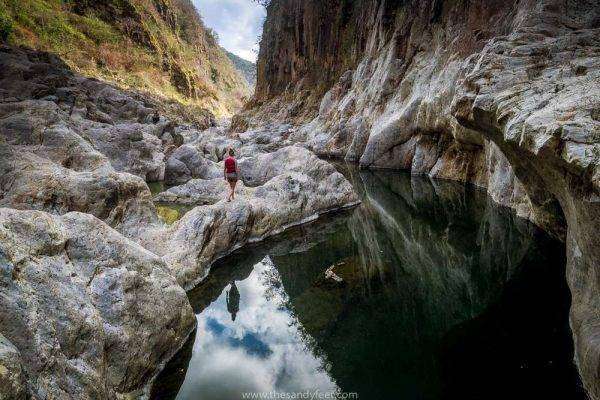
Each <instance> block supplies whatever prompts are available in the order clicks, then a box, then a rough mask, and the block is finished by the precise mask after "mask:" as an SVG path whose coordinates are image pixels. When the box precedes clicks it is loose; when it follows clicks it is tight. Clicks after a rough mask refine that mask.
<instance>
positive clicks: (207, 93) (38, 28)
mask: <svg viewBox="0 0 600 400" xmlns="http://www.w3.org/2000/svg"><path fill="white" fill-rule="evenodd" d="M0 39H3V40H6V41H8V42H9V43H10V44H14V45H23V46H27V47H31V48H34V49H38V50H45V51H49V52H53V53H56V54H58V55H59V56H60V57H61V58H63V59H64V60H65V62H66V63H67V64H68V65H69V66H70V67H71V68H73V69H74V70H76V71H78V72H80V73H82V74H85V75H88V76H92V77H97V78H100V79H104V80H108V81H111V82H114V83H116V84H117V85H119V86H120V87H122V88H125V89H141V90H145V91H148V92H150V93H151V94H153V95H156V96H159V97H164V98H166V99H168V100H174V101H177V102H179V103H182V104H185V105H190V106H196V107H202V108H206V109H208V110H210V111H211V112H213V113H214V114H216V115H217V116H227V115H230V114H231V113H233V112H235V111H236V110H237V109H239V108H240V107H241V105H242V103H243V101H244V99H245V98H246V97H247V96H249V94H250V92H249V88H248V85H247V84H246V82H245V80H244V78H243V77H242V76H241V75H240V73H239V72H238V71H237V70H236V69H235V68H234V66H233V65H232V63H231V61H230V60H229V59H228V58H227V56H226V55H225V54H224V53H223V51H222V50H221V48H220V47H219V46H218V44H217V43H216V41H215V39H214V36H213V35H212V33H211V32H210V30H208V29H207V28H205V27H204V25H203V23H202V20H201V18H200V16H199V15H198V13H197V12H196V9H195V8H194V6H193V5H192V3H191V2H190V1H189V0H0Z"/></svg>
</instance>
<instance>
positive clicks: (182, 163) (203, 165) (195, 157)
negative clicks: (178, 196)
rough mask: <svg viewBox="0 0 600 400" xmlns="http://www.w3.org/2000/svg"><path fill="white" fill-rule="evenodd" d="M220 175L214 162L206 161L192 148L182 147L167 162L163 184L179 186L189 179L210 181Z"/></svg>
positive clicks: (219, 169)
mask: <svg viewBox="0 0 600 400" xmlns="http://www.w3.org/2000/svg"><path fill="white" fill-rule="evenodd" d="M222 175H223V172H222V169H221V168H220V167H219V165H218V164H217V163H216V162H214V161H212V160H210V159H206V158H205V157H204V155H203V154H201V153H200V152H199V151H198V150H197V149H196V148H195V147H194V146H191V145H183V146H180V147H178V148H177V149H176V150H175V151H174V152H173V154H171V156H170V157H169V159H168V160H167V166H166V170H165V182H166V183H167V184H169V185H181V184H183V183H185V182H187V181H189V180H190V179H212V178H216V177H218V176H222Z"/></svg>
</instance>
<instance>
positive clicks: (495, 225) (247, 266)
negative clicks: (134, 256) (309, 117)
mask: <svg viewBox="0 0 600 400" xmlns="http://www.w3.org/2000/svg"><path fill="white" fill-rule="evenodd" d="M346 174H347V175H348V176H349V178H350V179H351V180H352V182H353V183H354V185H355V187H356V188H357V190H358V191H360V193H361V195H362V199H363V203H362V205H361V206H360V207H358V208H356V209H354V210H352V211H350V212H345V213H342V214H338V215H336V216H330V217H327V218H325V219H322V220H321V221H318V222H316V223H314V224H311V225H306V226H302V227H299V228H296V229H293V230H292V231H289V232H287V233H286V234H284V235H281V236H279V237H277V238H274V239H272V240H269V241H268V242H266V243H263V244H260V245H256V246H253V247H249V248H245V249H242V250H241V251H238V252H236V253H235V254H233V255H232V256H230V257H228V258H226V259H223V260H221V261H219V262H218V263H217V264H216V265H215V266H214V268H213V270H212V272H211V275H210V276H209V278H208V279H207V280H206V281H205V282H204V283H203V284H202V285H200V286H199V287H197V288H196V289H195V290H193V291H192V292H190V293H189V297H190V300H191V302H192V305H193V307H194V308H195V312H196V314H197V320H198V329H197V332H196V334H195V335H194V336H193V337H192V338H190V341H189V342H188V344H187V345H186V347H185V348H184V349H182V350H181V352H180V353H179V354H178V355H177V356H176V357H175V358H174V359H173V360H172V361H171V362H170V363H169V364H168V365H167V367H166V369H165V370H164V371H163V373H161V375H159V377H158V378H157V380H156V383H155V385H154V388H153V391H152V398H154V399H175V398H176V399H179V400H192V399H194V400H196V399H202V400H211V399H218V400H221V399H222V400H229V399H231V400H234V399H240V398H242V393H244V392H258V393H267V392H277V393H287V394H288V395H290V396H291V395H293V394H295V393H304V392H305V391H306V390H310V391H314V390H315V389H318V390H319V391H321V392H355V393H358V396H359V398H360V399H445V398H447V399H503V400H504V399H583V398H584V396H583V392H582V390H581V388H580V383H579V380H578V377H577V372H576V369H575V367H574V365H573V362H572V356H573V349H572V340H571V336H570V332H569V326H568V309H569V292H568V287H567V285H566V283H565V277H564V273H565V272H564V266H565V254H564V246H563V245H561V244H560V243H557V242H555V241H553V240H552V239H550V238H549V237H547V236H545V235H544V234H543V233H542V232H540V231H538V230H536V229H535V228H533V227H532V226H531V225H530V224H528V223H526V222H525V221H523V220H520V219H518V218H516V217H515V216H514V215H513V214H512V213H511V212H510V211H508V210H506V209H503V208H500V207H498V206H496V205H494V204H492V203H491V201H490V200H489V199H488V198H487V196H486V195H485V193H482V192H481V191H478V190H475V189H472V188H465V187H463V186H462V185H458V184H453V183H448V182H439V181H430V180H428V179H425V178H416V177H411V176H409V175H405V174H398V173H373V172H360V173H359V172H356V171H347V172H346ZM273 398H276V397H273ZM280 398H281V397H280ZM291 398H293V397H291ZM298 398H301V397H298Z"/></svg>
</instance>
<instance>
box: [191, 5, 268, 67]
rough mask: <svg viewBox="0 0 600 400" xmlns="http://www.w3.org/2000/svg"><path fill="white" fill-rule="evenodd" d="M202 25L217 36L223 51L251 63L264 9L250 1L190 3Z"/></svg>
mask: <svg viewBox="0 0 600 400" xmlns="http://www.w3.org/2000/svg"><path fill="white" fill-rule="evenodd" d="M193 2H194V5H195V6H196V8H197V9H198V10H199V11H200V14H201V15H202V19H203V20H204V24H205V25H206V26H208V27H209V28H212V29H213V30H214V31H215V32H217V34H218V35H219V43H220V44H221V46H223V47H224V48H225V49H227V50H229V51H230V52H232V53H233V54H236V55H238V56H240V57H242V58H245V59H246V60H249V61H252V62H255V61H256V57H257V56H258V43H257V42H258V37H259V36H260V34H261V32H262V23H263V20H264V17H265V14H266V11H265V9H264V7H262V6H259V5H258V4H256V3H255V2H253V1H252V0H193Z"/></svg>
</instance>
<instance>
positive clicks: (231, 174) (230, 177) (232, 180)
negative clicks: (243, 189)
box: [223, 147, 240, 202]
mask: <svg viewBox="0 0 600 400" xmlns="http://www.w3.org/2000/svg"><path fill="white" fill-rule="evenodd" d="M227 153H228V154H229V157H227V158H226V159H225V167H224V168H223V176H224V177H225V180H226V181H227V182H229V188H230V192H229V197H227V201H228V202H229V201H231V200H235V185H236V184H237V181H238V175H239V173H240V170H239V168H238V165H237V161H236V159H235V158H234V155H235V152H234V151H233V149H232V148H231V147H230V148H229V149H227Z"/></svg>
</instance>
